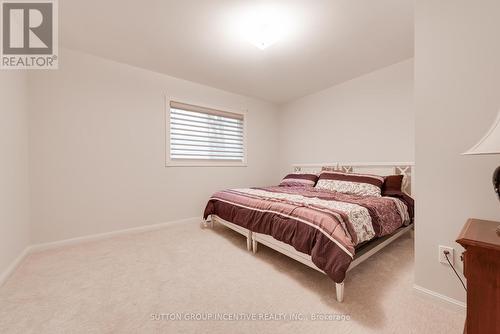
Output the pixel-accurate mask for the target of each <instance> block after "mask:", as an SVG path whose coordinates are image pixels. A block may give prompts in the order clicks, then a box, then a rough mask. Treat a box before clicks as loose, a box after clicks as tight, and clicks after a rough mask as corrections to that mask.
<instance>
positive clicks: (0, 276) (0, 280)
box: [0, 217, 202, 286]
mask: <svg viewBox="0 0 500 334" xmlns="http://www.w3.org/2000/svg"><path fill="white" fill-rule="evenodd" d="M201 221H202V218H201V217H191V218H185V219H179V220H173V221H170V222H166V223H160V224H153V225H145V226H139V227H134V228H128V229H124V230H117V231H111V232H105V233H99V234H91V235H86V236H83V237H77V238H71V239H64V240H59V241H53V242H47V243H40V244H35V245H31V246H28V247H26V248H25V249H24V250H23V251H22V252H21V254H19V256H18V257H17V258H16V259H15V260H14V261H13V262H12V263H11V264H10V265H9V266H8V267H7V269H5V270H4V271H3V272H2V273H0V286H2V285H3V284H4V283H5V282H6V281H7V279H8V278H9V277H10V275H12V273H13V272H14V271H15V270H16V269H17V267H18V266H19V265H20V264H21V262H22V261H23V260H24V259H25V257H26V256H27V255H28V254H30V253H35V252H40V251H44V250H48V249H53V248H58V247H62V246H67V245H76V244H80V243H84V242H89V241H96V240H102V239H108V238H111V237H114V236H118V235H124V234H133V233H141V232H147V231H154V230H159V229H162V228H165V227H167V226H169V225H173V224H181V223H184V224H185V223H195V222H201Z"/></svg>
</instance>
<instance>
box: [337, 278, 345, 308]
mask: <svg viewBox="0 0 500 334" xmlns="http://www.w3.org/2000/svg"><path fill="white" fill-rule="evenodd" d="M335 292H336V293H337V301H338V302H339V303H342V302H343V301H344V282H342V283H335Z"/></svg>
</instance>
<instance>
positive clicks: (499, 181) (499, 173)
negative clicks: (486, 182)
mask: <svg viewBox="0 0 500 334" xmlns="http://www.w3.org/2000/svg"><path fill="white" fill-rule="evenodd" d="M491 181H492V182H493V189H495V192H496V193H497V197H498V199H499V200H500V189H499V186H500V166H498V167H497V168H496V169H495V171H494V172H493V178H492V180H491ZM497 235H498V236H500V225H498V226H497Z"/></svg>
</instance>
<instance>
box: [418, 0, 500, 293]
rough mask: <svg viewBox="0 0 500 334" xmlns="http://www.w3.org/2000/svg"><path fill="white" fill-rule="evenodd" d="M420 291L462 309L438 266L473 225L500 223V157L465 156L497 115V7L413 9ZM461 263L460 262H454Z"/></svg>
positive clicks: (465, 4)
mask: <svg viewBox="0 0 500 334" xmlns="http://www.w3.org/2000/svg"><path fill="white" fill-rule="evenodd" d="M415 23H416V44H415V45H416V49H415V50H416V54H415V94H416V164H417V178H416V180H417V183H416V186H417V197H418V202H417V224H418V225H417V228H416V247H415V248H416V267H415V270H416V272H415V280H416V284H418V285H420V286H422V287H424V288H427V289H430V290H434V291H437V292H439V293H441V294H444V295H447V296H449V297H452V298H455V299H459V300H461V301H463V300H464V299H465V293H464V291H463V288H462V286H461V285H460V283H459V282H458V280H457V278H456V277H455V276H454V274H453V272H452V271H451V269H450V268H449V267H448V266H445V265H442V264H440V263H438V261H437V254H438V245H440V244H442V245H450V246H455V247H456V248H457V250H459V249H460V248H459V246H458V244H456V243H454V240H455V239H456V237H457V236H458V233H459V232H460V230H461V228H462V226H463V225H464V223H465V221H466V219H467V218H468V217H476V218H485V219H492V220H500V205H499V203H498V200H497V198H496V196H495V194H494V193H493V189H492V186H491V174H492V172H493V170H494V169H495V167H496V166H497V165H499V164H500V158H499V157H498V156H461V155H460V153H461V152H464V151H465V150H467V149H468V148H470V147H471V146H472V145H473V144H475V143H476V142H477V141H478V140H479V139H480V138H481V137H482V135H483V134H484V133H485V132H486V130H487V129H488V128H489V126H490V125H491V124H492V122H493V120H494V118H495V115H496V113H497V111H498V109H499V108H500V94H499V87H500V61H499V59H500V43H498V31H499V30H500V2H499V1H481V2H480V3H477V2H474V1H465V0H441V1H432V0H423V1H417V2H416V16H415ZM457 262H458V263H459V262H460V261H457Z"/></svg>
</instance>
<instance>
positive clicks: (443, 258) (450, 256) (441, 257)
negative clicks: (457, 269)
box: [438, 245, 455, 265]
mask: <svg viewBox="0 0 500 334" xmlns="http://www.w3.org/2000/svg"><path fill="white" fill-rule="evenodd" d="M445 251H448V252H449V254H448V259H449V260H450V262H451V264H455V253H454V251H455V250H454V249H453V248H451V247H446V246H441V245H440V246H439V256H438V260H439V262H441V263H444V264H448V261H446V256H445V255H444V252H445ZM448 265H449V264H448Z"/></svg>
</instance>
